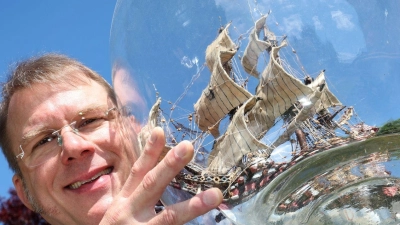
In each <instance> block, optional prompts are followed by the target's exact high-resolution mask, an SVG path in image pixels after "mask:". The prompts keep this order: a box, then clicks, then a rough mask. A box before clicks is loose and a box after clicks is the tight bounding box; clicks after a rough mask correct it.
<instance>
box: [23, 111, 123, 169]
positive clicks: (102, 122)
mask: <svg viewBox="0 0 400 225" xmlns="http://www.w3.org/2000/svg"><path fill="white" fill-rule="evenodd" d="M104 109H105V107H95V108H91V109H88V110H84V111H81V112H79V113H78V118H79V119H77V120H75V121H73V122H72V123H70V124H67V125H65V126H63V127H61V128H60V129H58V130H53V129H47V130H41V131H38V132H37V133H36V132H35V134H33V135H29V136H27V137H25V138H23V139H24V140H23V142H22V143H21V145H20V146H19V150H20V152H21V153H20V154H18V155H17V156H16V158H17V159H20V160H22V161H23V162H24V163H25V165H26V166H27V167H36V166H39V165H41V164H43V163H45V162H46V161H47V160H49V159H51V158H53V157H54V156H55V155H57V154H58V153H59V152H60V151H59V150H60V149H62V147H63V137H62V132H63V130H64V133H65V132H73V133H74V134H76V135H78V136H80V137H81V138H83V139H85V140H90V138H91V137H96V136H97V135H96V134H97V132H99V131H101V130H103V129H107V128H108V127H109V126H110V124H109V123H110V121H112V120H114V119H115V118H116V114H117V112H118V110H117V108H116V107H112V108H109V109H108V110H104ZM67 127H69V128H70V129H68V130H66V129H67Z"/></svg>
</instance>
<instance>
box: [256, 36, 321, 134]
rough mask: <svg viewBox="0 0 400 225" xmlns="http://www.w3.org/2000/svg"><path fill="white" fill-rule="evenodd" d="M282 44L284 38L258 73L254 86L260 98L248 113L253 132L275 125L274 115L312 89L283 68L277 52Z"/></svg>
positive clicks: (305, 95) (282, 111) (260, 131)
mask: <svg viewBox="0 0 400 225" xmlns="http://www.w3.org/2000/svg"><path fill="white" fill-rule="evenodd" d="M284 46H286V41H285V40H284V41H283V42H282V43H281V45H280V46H279V47H272V50H271V54H270V61H269V64H268V66H267V68H266V69H265V70H264V71H263V73H262V74H261V78H260V82H259V84H258V86H257V89H256V96H257V97H259V98H261V100H260V101H257V103H256V106H255V107H254V108H253V109H252V112H251V113H250V114H249V119H250V123H251V125H249V128H250V129H251V130H252V133H253V134H260V135H263V134H265V133H266V132H267V131H268V130H269V129H270V128H271V127H272V126H273V125H274V124H275V120H276V118H278V117H280V116H281V115H282V114H283V113H285V112H286V110H287V109H289V108H290V107H291V106H292V105H293V104H294V103H295V102H296V101H298V100H300V99H302V98H308V96H310V95H311V94H312V93H313V92H314V91H313V89H312V88H311V87H308V86H306V85H304V84H303V83H302V82H301V81H300V80H299V79H297V78H295V77H293V76H292V75H291V74H289V73H288V72H287V71H286V70H285V69H284V68H283V67H282V65H281V63H280V62H279V61H280V59H279V56H278V52H279V50H280V49H281V48H282V47H284Z"/></svg>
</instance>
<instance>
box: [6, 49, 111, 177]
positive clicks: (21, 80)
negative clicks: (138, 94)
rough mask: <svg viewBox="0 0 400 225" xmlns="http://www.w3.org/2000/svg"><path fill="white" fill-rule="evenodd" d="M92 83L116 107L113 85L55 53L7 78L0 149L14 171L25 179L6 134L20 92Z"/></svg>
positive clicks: (16, 69)
mask: <svg viewBox="0 0 400 225" xmlns="http://www.w3.org/2000/svg"><path fill="white" fill-rule="evenodd" d="M78 71H79V72H82V74H84V75H85V76H84V77H78V76H71V74H73V73H74V72H78ZM85 78H86V79H88V80H93V81H95V82H97V83H99V84H100V85H101V86H103V87H104V88H105V90H106V91H107V93H108V96H109V97H110V99H111V101H113V103H114V104H117V97H116V94H115V92H114V90H113V89H112V87H111V85H110V84H109V83H108V82H107V81H106V80H105V79H104V78H103V77H101V76H100V75H99V74H97V73H96V72H95V71H93V70H91V69H90V68H88V67H86V66H85V65H83V64H82V63H80V62H78V61H77V60H75V59H72V58H70V57H68V56H65V55H61V54H54V53H47V54H44V55H39V56H34V57H32V58H29V59H28V60H25V61H22V62H19V63H17V64H16V65H15V67H14V69H12V70H11V72H10V73H9V74H8V77H7V81H6V82H5V83H3V85H2V88H3V89H2V102H1V103H0V134H1V135H0V147H1V148H2V151H3V154H4V155H5V157H6V159H7V161H8V165H9V167H10V168H11V170H12V171H13V172H14V173H16V174H18V175H20V176H22V174H21V170H20V168H19V166H18V162H17V160H16V157H15V154H14V153H13V151H12V144H11V141H10V140H11V139H10V137H9V133H8V132H7V131H8V129H7V120H8V110H9V105H10V100H11V98H12V96H13V95H14V94H15V93H16V92H17V91H19V90H22V89H25V88H29V87H31V86H32V85H33V84H38V83H41V84H48V85H50V86H51V85H55V84H61V83H67V84H68V83H70V84H75V83H76V82H77V81H82V82H84V80H85Z"/></svg>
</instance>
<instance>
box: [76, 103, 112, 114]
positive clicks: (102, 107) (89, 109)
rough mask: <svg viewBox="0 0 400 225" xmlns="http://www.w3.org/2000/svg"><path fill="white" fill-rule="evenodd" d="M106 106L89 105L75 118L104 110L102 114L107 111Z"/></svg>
mask: <svg viewBox="0 0 400 225" xmlns="http://www.w3.org/2000/svg"><path fill="white" fill-rule="evenodd" d="M107 107H108V106H107V105H90V106H89V107H87V108H84V109H81V110H79V111H78V112H77V113H76V115H77V116H85V114H86V113H88V112H93V111H99V110H104V112H105V111H106V110H107V109H108V108H107Z"/></svg>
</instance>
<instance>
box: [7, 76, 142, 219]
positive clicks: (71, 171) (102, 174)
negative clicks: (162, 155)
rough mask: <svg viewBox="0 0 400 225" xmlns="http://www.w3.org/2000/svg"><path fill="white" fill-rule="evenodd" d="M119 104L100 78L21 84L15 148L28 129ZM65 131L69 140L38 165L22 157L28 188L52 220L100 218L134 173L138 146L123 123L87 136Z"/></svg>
mask: <svg viewBox="0 0 400 225" xmlns="http://www.w3.org/2000/svg"><path fill="white" fill-rule="evenodd" d="M113 106H114V105H113V104H112V103H111V101H110V99H109V98H108V96H107V92H106V91H105V89H104V87H102V86H100V85H99V84H98V83H96V82H94V81H90V82H89V83H88V84H79V83H78V84H76V85H75V86H71V85H56V86H55V87H53V88H50V87H49V86H47V85H43V84H35V85H33V86H32V88H27V89H23V90H20V91H18V92H16V93H15V94H14V95H13V97H12V99H11V102H10V107H9V120H8V124H7V128H8V131H9V134H10V137H11V143H12V147H13V152H14V153H15V155H17V154H19V153H20V151H19V145H20V143H21V142H22V141H23V140H22V137H24V136H26V135H27V134H31V133H35V132H36V131H40V130H47V129H54V130H57V129H60V128H62V127H64V126H65V125H67V124H70V123H71V122H73V121H75V120H76V119H77V118H78V117H79V116H81V115H79V112H82V111H85V110H86V109H88V108H91V107H103V108H104V109H105V110H107V109H109V108H111V107H113ZM110 124H111V123H110ZM61 134H62V141H63V146H62V148H61V147H59V148H57V149H56V151H59V153H58V154H57V155H56V156H55V157H53V158H50V159H49V160H47V161H46V162H45V163H43V164H41V165H39V166H36V167H33V168H29V167H27V166H26V165H25V164H24V162H23V161H21V160H19V166H20V168H21V171H22V175H23V179H24V181H25V186H26V189H27V190H28V191H29V193H30V195H31V198H32V199H34V201H35V202H36V203H37V204H38V205H39V206H41V207H42V208H43V210H44V214H43V216H44V218H45V219H46V220H48V221H49V222H50V223H63V224H98V222H99V221H100V219H101V218H102V216H103V215H104V212H105V211H106V210H107V207H108V206H109V205H110V203H111V201H112V200H113V197H114V196H116V195H117V193H118V192H119V191H120V190H121V188H122V186H123V184H124V183H125V180H126V178H127V177H128V175H129V172H130V168H131V167H132V165H133V163H134V160H135V159H134V153H133V151H134V150H133V149H129V150H127V148H125V147H124V144H123V143H124V141H126V139H125V138H122V137H121V135H120V132H119V130H118V128H117V126H111V125H110V126H109V127H103V128H102V130H97V131H96V136H94V137H90V138H86V139H85V138H82V137H81V136H78V135H77V134H75V133H74V132H71V128H70V127H65V128H63V130H62V131H61ZM61 149H62V150H61ZM110 171H111V172H110ZM92 179H93V181H91V180H92ZM13 181H14V185H15V187H16V190H17V193H18V195H19V196H20V198H21V200H22V201H23V202H24V203H25V204H26V205H28V206H29V207H30V208H32V205H31V203H30V202H29V200H28V196H26V194H24V191H23V190H24V185H23V183H22V180H21V178H20V177H18V176H14V178H13ZM81 182H83V183H84V184H83V185H81V186H79V185H80V184H82V183H81ZM72 187H74V188H76V187H78V188H76V189H73V188H72ZM31 202H32V201H31Z"/></svg>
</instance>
